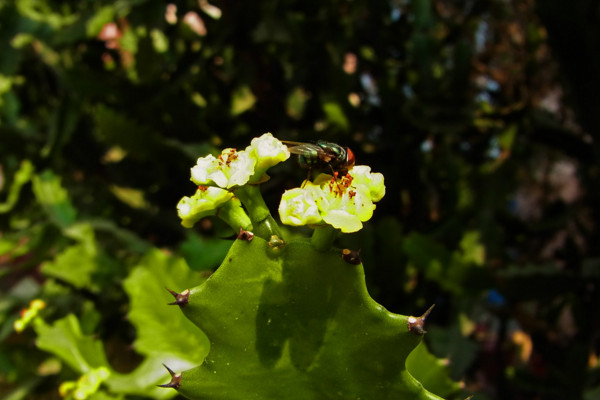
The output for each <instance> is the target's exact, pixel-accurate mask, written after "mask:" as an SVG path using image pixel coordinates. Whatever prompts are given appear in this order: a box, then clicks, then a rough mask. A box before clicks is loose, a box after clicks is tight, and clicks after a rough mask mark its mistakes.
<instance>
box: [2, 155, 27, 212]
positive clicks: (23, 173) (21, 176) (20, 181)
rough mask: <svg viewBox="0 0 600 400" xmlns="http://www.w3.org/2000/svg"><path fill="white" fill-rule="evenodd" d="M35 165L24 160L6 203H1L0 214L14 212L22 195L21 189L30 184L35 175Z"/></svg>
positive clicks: (16, 174)
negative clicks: (13, 209)
mask: <svg viewBox="0 0 600 400" xmlns="http://www.w3.org/2000/svg"><path fill="white" fill-rule="evenodd" d="M33 170H34V168H33V164H32V163H31V161H29V160H23V162H21V167H20V168H19V170H18V171H17V172H16V173H15V178H14V179H13V182H12V184H11V185H10V189H9V190H8V196H7V198H6V201H5V202H4V203H0V214H4V213H7V212H9V211H10V210H12V208H13V207H14V206H15V204H16V203H17V201H18V200H19V194H20V193H21V187H23V185H24V184H26V183H27V182H29V180H30V179H31V176H32V175H33Z"/></svg>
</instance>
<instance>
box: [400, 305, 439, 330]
mask: <svg viewBox="0 0 600 400" xmlns="http://www.w3.org/2000/svg"><path fill="white" fill-rule="evenodd" d="M433 307H435V304H433V305H432V306H431V307H429V309H428V310H427V311H425V312H424V313H423V315H421V316H420V317H413V316H410V317H408V321H407V322H408V331H409V332H412V333H414V334H415V335H424V334H425V333H427V331H426V330H425V320H426V319H427V317H428V316H429V314H430V313H431V310H433Z"/></svg>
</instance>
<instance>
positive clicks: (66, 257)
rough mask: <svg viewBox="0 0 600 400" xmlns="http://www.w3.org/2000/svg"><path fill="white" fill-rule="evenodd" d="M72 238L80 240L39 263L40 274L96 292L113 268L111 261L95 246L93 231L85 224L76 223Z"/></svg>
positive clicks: (109, 275) (108, 277)
mask: <svg viewBox="0 0 600 400" xmlns="http://www.w3.org/2000/svg"><path fill="white" fill-rule="evenodd" d="M73 227H81V229H77V230H72V232H71V235H72V236H71V237H75V238H77V239H78V240H79V243H78V244H76V245H73V246H70V247H68V248H66V249H65V250H64V251H62V252H61V253H59V254H58V255H56V257H55V258H54V260H53V261H48V262H45V263H44V264H43V265H42V273H43V274H44V275H47V276H51V277H53V278H56V279H59V280H62V281H64V282H67V283H69V284H71V285H73V286H74V287H76V288H78V289H87V290H90V291H92V292H95V293H97V292H99V291H100V290H101V289H102V286H103V284H104V283H105V281H106V280H107V279H111V275H112V272H113V271H114V270H115V265H114V263H113V261H112V260H111V259H110V258H108V257H107V256H105V255H103V254H102V253H101V252H99V251H98V249H97V244H96V242H95V240H94V232H93V230H92V229H91V227H90V226H89V225H87V224H76V225H73Z"/></svg>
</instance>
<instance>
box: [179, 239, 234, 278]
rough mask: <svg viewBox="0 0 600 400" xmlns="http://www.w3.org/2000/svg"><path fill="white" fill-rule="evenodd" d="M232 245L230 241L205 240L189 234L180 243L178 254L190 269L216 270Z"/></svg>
mask: <svg viewBox="0 0 600 400" xmlns="http://www.w3.org/2000/svg"><path fill="white" fill-rule="evenodd" d="M232 244H233V241H231V240H224V239H214V238H205V237H203V236H200V235H197V234H195V233H194V232H190V233H189V234H188V236H187V239H186V240H185V242H183V243H181V247H180V252H181V254H182V255H183V257H185V261H186V262H187V264H188V265H189V266H190V268H191V269H193V270H195V271H202V270H207V269H213V268H216V267H217V266H218V265H219V264H220V263H221V261H223V259H224V258H225V255H226V254H227V252H228V251H229V248H230V247H231V245H232Z"/></svg>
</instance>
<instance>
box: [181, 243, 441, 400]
mask: <svg viewBox="0 0 600 400" xmlns="http://www.w3.org/2000/svg"><path fill="white" fill-rule="evenodd" d="M182 310H183V312H184V314H185V315H186V316H188V318H190V320H192V321H193V322H194V323H195V324H196V325H197V326H198V327H200V328H201V329H202V330H203V331H204V332H205V333H206V334H207V335H208V337H209V338H210V341H211V349H210V353H209V354H208V356H207V358H206V360H205V362H204V364H202V365H201V366H199V367H196V368H194V369H192V370H188V371H184V372H183V373H182V377H181V386H180V388H179V391H180V393H181V394H183V395H184V396H186V397H188V398H190V399H227V400H235V399H286V400H290V399H291V400H293V399H303V400H304V399H334V398H335V399H358V398H362V399H405V400H408V399H439V397H437V396H435V395H433V394H431V393H429V392H427V391H426V390H425V389H423V387H422V386H421V384H419V383H418V382H417V381H416V380H415V379H414V378H413V377H412V376H411V375H410V374H409V373H408V372H407V370H406V369H405V361H406V357H407V356H408V354H409V353H410V352H411V351H412V350H413V349H414V348H415V347H416V346H417V344H418V343H419V341H420V339H421V337H420V336H418V335H416V334H414V333H412V332H409V330H408V326H407V317H406V316H403V315H397V314H392V313H390V312H389V311H387V310H386V309H384V308H383V307H382V306H380V305H379V304H377V303H376V302H375V301H374V300H373V299H371V297H370V296H369V294H368V292H367V289H366V286H365V281H364V271H363V268H362V265H358V266H356V265H351V264H348V263H346V262H344V261H343V260H342V258H341V254H340V253H339V252H338V251H331V252H325V253H322V252H317V251H316V250H314V248H313V247H312V246H311V245H310V243H308V242H304V241H298V242H291V243H289V244H287V245H286V246H285V247H283V248H281V249H272V248H270V247H269V246H268V244H267V242H266V241H264V240H263V239H261V238H259V237H255V238H254V239H253V240H252V241H251V242H246V241H241V240H238V241H236V242H235V243H234V244H233V246H232V248H231V250H230V251H229V253H228V255H227V257H226V259H225V261H224V262H223V264H222V265H221V267H220V268H219V269H218V270H217V271H216V272H215V274H213V275H212V276H211V278H209V279H208V280H207V281H206V282H205V283H204V284H203V285H201V286H198V287H195V288H193V289H191V293H190V296H189V304H187V305H186V306H185V307H183V308H182Z"/></svg>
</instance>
